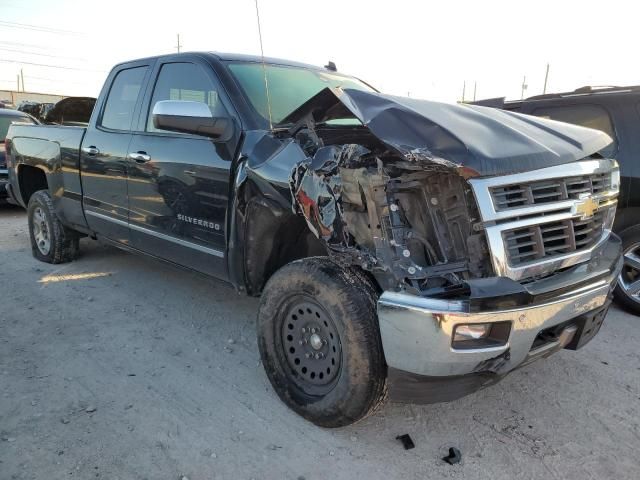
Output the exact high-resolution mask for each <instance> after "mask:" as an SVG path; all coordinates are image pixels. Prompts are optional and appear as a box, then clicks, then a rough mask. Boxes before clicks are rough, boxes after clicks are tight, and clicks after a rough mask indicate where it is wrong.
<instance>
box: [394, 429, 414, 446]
mask: <svg viewBox="0 0 640 480" xmlns="http://www.w3.org/2000/svg"><path fill="white" fill-rule="evenodd" d="M396 440H400V441H401V442H402V446H403V447H404V449H405V450H411V449H412V448H416V444H415V443H413V440H411V437H410V436H409V434H408V433H405V434H404V435H398V436H397V437H396Z"/></svg>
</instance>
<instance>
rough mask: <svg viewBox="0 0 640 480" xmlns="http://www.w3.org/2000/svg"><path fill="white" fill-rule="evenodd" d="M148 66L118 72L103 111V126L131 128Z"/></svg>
mask: <svg viewBox="0 0 640 480" xmlns="http://www.w3.org/2000/svg"><path fill="white" fill-rule="evenodd" d="M147 68H148V67H146V66H144V67H134V68H128V69H126V70H121V71H119V72H118V73H117V74H116V76H115V78H114V79H113V82H112V83H111V89H110V90H109V94H108V96H107V100H106V102H105V105H104V109H103V111H102V120H101V122H100V125H101V126H103V127H105V128H108V129H111V130H124V131H126V130H131V123H132V121H133V115H134V111H135V107H136V102H137V100H138V94H139V93H140V89H141V88H142V85H143V81H144V76H145V74H146V72H147Z"/></svg>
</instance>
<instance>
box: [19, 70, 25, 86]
mask: <svg viewBox="0 0 640 480" xmlns="http://www.w3.org/2000/svg"><path fill="white" fill-rule="evenodd" d="M20 79H21V80H22V91H23V92H24V91H25V89H24V72H23V71H22V69H20Z"/></svg>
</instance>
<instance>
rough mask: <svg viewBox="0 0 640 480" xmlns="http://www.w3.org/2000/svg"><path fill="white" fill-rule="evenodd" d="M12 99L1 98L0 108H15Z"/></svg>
mask: <svg viewBox="0 0 640 480" xmlns="http://www.w3.org/2000/svg"><path fill="white" fill-rule="evenodd" d="M15 107H16V106H15V105H14V104H13V103H12V102H11V100H0V108H15Z"/></svg>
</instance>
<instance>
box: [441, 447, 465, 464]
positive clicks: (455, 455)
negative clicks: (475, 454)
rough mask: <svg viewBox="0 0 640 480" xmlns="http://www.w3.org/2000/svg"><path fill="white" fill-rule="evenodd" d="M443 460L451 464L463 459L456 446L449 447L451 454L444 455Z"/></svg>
mask: <svg viewBox="0 0 640 480" xmlns="http://www.w3.org/2000/svg"><path fill="white" fill-rule="evenodd" d="M442 460H444V461H445V462H447V463H448V464H449V465H455V464H456V463H460V460H462V454H461V453H460V450H458V449H457V448H456V447H451V448H450V449H449V455H447V456H446V457H442Z"/></svg>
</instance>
